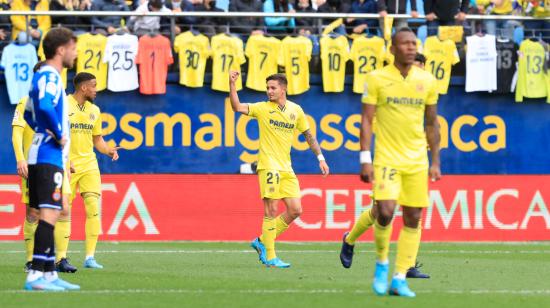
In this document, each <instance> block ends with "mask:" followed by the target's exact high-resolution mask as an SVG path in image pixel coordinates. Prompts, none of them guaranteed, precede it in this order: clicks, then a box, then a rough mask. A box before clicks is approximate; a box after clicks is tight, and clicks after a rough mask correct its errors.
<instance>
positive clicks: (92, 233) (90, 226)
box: [84, 193, 100, 257]
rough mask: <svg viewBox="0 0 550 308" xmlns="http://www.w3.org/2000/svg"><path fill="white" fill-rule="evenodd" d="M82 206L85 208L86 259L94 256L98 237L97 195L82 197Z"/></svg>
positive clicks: (91, 194) (89, 194)
mask: <svg viewBox="0 0 550 308" xmlns="http://www.w3.org/2000/svg"><path fill="white" fill-rule="evenodd" d="M84 206H85V208H86V227H85V229H86V243H85V246H86V257H92V256H94V254H95V247H96V245H97V238H98V237H99V231H100V230H99V228H100V221H99V195H97V194H93V193H88V194H85V195H84Z"/></svg>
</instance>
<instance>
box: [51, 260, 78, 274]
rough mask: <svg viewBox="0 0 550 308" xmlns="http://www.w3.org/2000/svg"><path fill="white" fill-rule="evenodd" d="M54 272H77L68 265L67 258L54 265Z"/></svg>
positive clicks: (73, 267) (72, 266)
mask: <svg viewBox="0 0 550 308" xmlns="http://www.w3.org/2000/svg"><path fill="white" fill-rule="evenodd" d="M55 270H56V271H58V272H60V273H75V272H76V271H77V268H76V267H75V266H74V265H72V264H71V263H69V260H67V258H62V259H61V260H59V262H57V263H56V264H55Z"/></svg>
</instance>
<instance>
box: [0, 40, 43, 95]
mask: <svg viewBox="0 0 550 308" xmlns="http://www.w3.org/2000/svg"><path fill="white" fill-rule="evenodd" d="M36 62H38V57H37V56H36V48H35V47H34V46H33V45H32V44H25V45H18V44H16V43H11V44H9V45H8V46H6V48H4V51H3V52H2V60H1V64H0V65H1V66H2V67H4V76H5V78H6V87H7V88H8V95H9V97H10V103H12V104H17V103H18V102H19V100H21V98H23V97H24V96H27V95H29V90H30V88H31V81H32V75H33V72H32V69H33V67H34V65H35V64H36Z"/></svg>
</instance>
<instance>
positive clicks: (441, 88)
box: [424, 36, 460, 94]
mask: <svg viewBox="0 0 550 308" xmlns="http://www.w3.org/2000/svg"><path fill="white" fill-rule="evenodd" d="M424 56H426V70H427V71H429V72H431V73H432V75H433V76H434V77H435V79H436V80H437V91H438V93H439V94H447V90H448V89H449V82H450V80H451V68H452V66H453V65H455V64H457V63H458V62H460V58H459V56H458V51H457V50H456V45H455V43H454V42H453V41H451V40H445V41H441V40H440V39H439V38H438V37H437V36H430V37H428V38H427V39H426V42H425V43H424Z"/></svg>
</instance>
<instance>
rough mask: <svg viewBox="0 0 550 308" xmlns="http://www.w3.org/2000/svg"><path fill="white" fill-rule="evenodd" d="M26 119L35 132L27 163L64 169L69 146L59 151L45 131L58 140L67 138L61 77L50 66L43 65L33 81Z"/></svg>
mask: <svg viewBox="0 0 550 308" xmlns="http://www.w3.org/2000/svg"><path fill="white" fill-rule="evenodd" d="M29 98H30V99H29V101H28V103H27V108H26V110H25V120H26V121H27V123H29V125H31V126H32V127H33V129H34V131H35V134H34V138H33V142H32V145H31V148H30V150H29V157H28V163H29V165H35V164H51V165H54V166H57V167H59V168H62V169H63V167H64V166H65V163H66V160H67V154H68V149H69V144H68V143H67V144H66V145H65V148H64V149H63V150H62V149H61V146H60V145H59V144H58V143H57V141H56V140H54V139H53V138H52V137H51V136H50V135H49V134H48V133H47V131H46V130H49V131H51V132H52V133H53V134H54V135H55V138H56V139H57V140H59V139H61V137H65V138H67V139H69V132H70V131H69V115H68V102H67V98H66V95H65V89H64V88H63V81H62V80H61V75H60V74H59V72H57V71H56V70H55V68H53V67H52V66H49V65H44V66H42V68H40V70H39V71H38V72H36V73H35V74H34V76H33V79H32V84H31V90H30V92H29Z"/></svg>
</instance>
